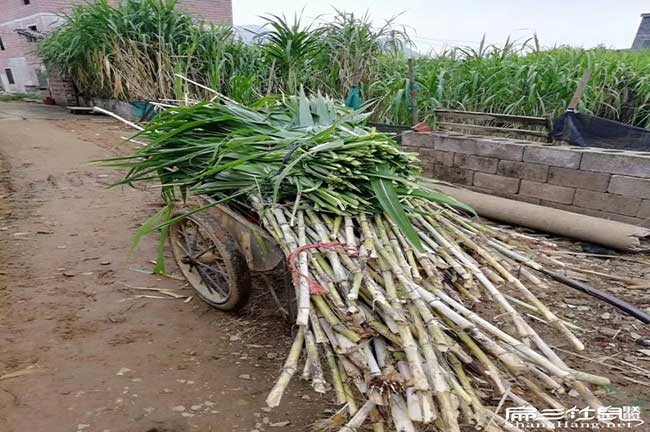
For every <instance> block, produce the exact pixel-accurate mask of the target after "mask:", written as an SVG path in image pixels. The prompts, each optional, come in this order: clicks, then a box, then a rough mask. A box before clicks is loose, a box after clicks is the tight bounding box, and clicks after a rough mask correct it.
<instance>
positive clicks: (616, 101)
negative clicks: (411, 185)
mask: <svg viewBox="0 0 650 432" xmlns="http://www.w3.org/2000/svg"><path fill="white" fill-rule="evenodd" d="M67 19H68V21H67V23H66V24H65V25H64V26H62V27H61V28H59V29H58V30H56V31H54V32H53V33H51V34H49V35H48V37H46V38H45V40H44V41H43V42H41V44H40V51H41V54H42V55H43V58H44V59H45V62H46V64H47V65H48V67H50V68H54V69H59V70H60V71H62V72H63V73H64V74H66V75H68V76H69V77H71V78H72V79H74V80H75V82H76V83H77V86H78V87H79V88H80V89H81V91H82V93H84V94H87V95H91V96H104V97H116V98H120V99H127V100H135V99H161V98H168V99H184V98H185V97H186V96H188V97H190V98H192V99H198V100H201V99H205V98H207V97H208V96H209V95H208V93H206V92H205V91H204V90H202V89H200V88H199V87H197V86H193V85H191V84H188V83H187V82H186V81H183V80H181V79H179V78H177V77H175V75H174V74H175V73H179V74H182V75H184V76H187V77H188V78H190V79H192V80H193V81H196V82H199V83H201V84H203V85H205V86H207V87H210V88H214V89H217V90H219V91H220V92H221V93H222V94H225V95H227V96H229V97H231V98H233V99H235V100H238V101H240V102H244V103H247V104H250V103H253V102H254V101H255V100H257V99H258V98H259V97H260V96H265V95H266V96H268V95H271V94H276V93H283V92H284V93H290V94H296V93H298V91H299V89H300V88H304V89H305V91H306V92H308V93H311V94H314V93H317V92H319V91H320V92H322V93H326V94H330V95H332V96H333V97H335V98H337V99H340V100H343V99H344V98H345V96H346V94H347V91H348V89H349V88H350V86H352V85H356V84H360V88H361V89H362V94H363V97H364V98H365V99H366V100H369V101H371V102H372V103H373V104H374V105H373V109H374V111H375V112H374V114H373V119H374V120H378V121H383V122H387V123H395V124H410V123H411V113H410V107H409V98H408V95H409V84H408V79H407V67H406V55H405V54H404V53H403V52H404V49H405V48H407V47H409V46H410V39H409V37H408V34H407V32H406V31H405V30H404V29H403V28H401V27H399V26H397V25H396V24H395V20H394V19H393V20H389V21H387V22H386V23H385V24H384V25H382V26H375V25H374V23H373V22H372V20H371V19H370V18H369V17H368V16H367V15H363V16H356V15H354V14H350V13H346V12H344V11H336V14H335V16H334V17H333V18H332V19H331V20H329V22H324V23H320V22H312V23H310V24H307V25H305V24H303V23H302V22H301V19H300V17H295V18H294V19H293V21H289V20H287V19H286V18H284V17H279V16H275V15H268V16H267V18H266V20H267V26H266V27H267V28H266V31H265V32H263V33H262V34H261V35H259V37H258V38H256V40H255V42H254V43H253V44H245V43H243V42H241V41H239V40H237V39H236V38H235V37H234V35H233V30H232V29H230V28H227V27H219V26H213V25H205V24H201V23H198V22H196V21H195V20H193V19H192V18H191V17H189V16H188V15H186V14H184V13H182V12H180V11H178V10H177V9H176V2H175V0H124V1H122V2H121V3H119V4H118V5H117V6H115V7H112V6H111V5H110V4H109V2H108V1H107V0H99V1H97V2H94V3H88V4H83V5H78V6H75V7H74V8H73V9H72V12H71V13H70V15H69V16H68V17H67ZM415 66H416V82H417V98H418V101H417V102H418V108H419V111H420V117H422V118H425V119H428V120H429V121H431V122H432V123H433V122H435V115H434V110H435V109H436V108H450V109H460V110H473V111H486V112H498V113H506V114H523V115H532V116H544V115H552V116H557V115H559V114H560V113H561V112H563V111H564V110H565V109H566V106H567V105H568V103H569V100H570V99H571V96H572V95H573V92H574V91H575V88H576V85H577V82H578V80H579V79H580V77H581V76H582V74H583V72H584V70H585V69H590V70H591V71H592V79H591V81H590V82H589V85H588V86H587V89H586V92H585V94H584V96H583V98H582V100H581V104H580V106H579V109H580V110H582V111H585V112H589V113H593V114H595V115H597V116H601V117H604V118H609V119H613V120H617V121H621V122H624V123H631V124H635V125H638V126H643V127H650V79H649V77H650V52H648V51H647V50H646V51H640V52H628V51H622V52H619V51H612V50H606V49H594V50H584V49H580V48H568V47H560V48H553V49H549V50H542V49H541V47H540V43H539V40H538V39H537V37H536V36H535V37H533V38H531V39H529V40H527V41H525V42H523V43H515V42H513V41H511V40H508V41H506V43H505V44H504V45H503V46H500V47H498V46H495V45H490V44H488V43H487V42H486V41H485V38H484V39H483V41H482V42H481V43H480V44H479V46H477V47H473V48H472V47H458V48H454V49H450V50H448V51H446V52H444V53H442V54H440V55H437V56H421V57H418V58H417V59H416V65H415Z"/></svg>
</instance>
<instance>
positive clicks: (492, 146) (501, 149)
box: [475, 139, 526, 161]
mask: <svg viewBox="0 0 650 432" xmlns="http://www.w3.org/2000/svg"><path fill="white" fill-rule="evenodd" d="M525 148H526V146H524V145H521V144H515V143H514V142H512V141H508V142H502V141H491V140H486V139H481V140H477V141H476V150H475V154H476V155H477V156H485V157H491V158H496V159H506V160H514V161H520V160H522V158H523V157H524V149H525Z"/></svg>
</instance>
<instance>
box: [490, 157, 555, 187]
mask: <svg viewBox="0 0 650 432" xmlns="http://www.w3.org/2000/svg"><path fill="white" fill-rule="evenodd" d="M497 174H499V175H502V176H506V177H515V178H520V179H526V180H533V181H537V182H540V183H544V182H546V177H547V176H548V166H546V165H538V164H532V163H527V162H517V161H506V160H502V161H499V168H498V169H497Z"/></svg>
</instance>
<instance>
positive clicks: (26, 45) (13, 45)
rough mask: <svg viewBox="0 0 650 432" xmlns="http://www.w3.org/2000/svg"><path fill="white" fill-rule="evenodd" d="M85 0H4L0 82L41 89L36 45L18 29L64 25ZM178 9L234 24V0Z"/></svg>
mask: <svg viewBox="0 0 650 432" xmlns="http://www.w3.org/2000/svg"><path fill="white" fill-rule="evenodd" d="M85 1H86V0H30V4H28V5H26V4H25V2H24V0H0V38H1V39H2V42H3V45H4V47H5V50H3V51H0V81H1V82H2V83H3V84H4V86H5V88H6V89H7V90H8V91H18V92H23V91H26V90H29V89H33V88H35V87H38V84H39V82H38V75H37V73H36V71H38V70H40V69H41V68H42V65H41V62H40V59H39V58H38V57H37V56H36V55H35V53H34V50H35V48H36V44H35V43H30V42H29V41H28V40H27V38H25V37H24V36H20V35H18V34H17V33H16V32H15V29H17V28H27V27H28V26H31V25H36V26H37V28H38V30H40V31H49V30H51V29H53V28H54V27H56V26H57V25H58V24H59V23H61V22H62V18H61V17H60V16H59V14H61V13H64V12H66V11H68V10H69V8H70V7H71V6H72V5H73V4H76V3H82V2H85ZM112 1H113V2H114V3H115V2H117V1H118V0H112ZM178 7H179V8H180V9H182V10H185V11H186V12H188V13H190V14H191V15H193V16H195V17H196V18H197V19H199V20H202V21H208V22H215V23H222V24H230V25H232V0H179V2H178ZM6 68H10V69H11V70H12V72H13V75H14V78H15V81H16V84H15V85H8V82H7V76H6V74H5V69H6Z"/></svg>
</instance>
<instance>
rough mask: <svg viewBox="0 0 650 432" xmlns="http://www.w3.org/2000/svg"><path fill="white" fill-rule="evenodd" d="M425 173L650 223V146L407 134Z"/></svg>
mask: <svg viewBox="0 0 650 432" xmlns="http://www.w3.org/2000/svg"><path fill="white" fill-rule="evenodd" d="M402 146H403V147H404V149H405V150H409V151H415V152H418V153H419V154H420V161H421V164H422V168H423V171H424V174H425V175H427V176H431V177H434V178H438V179H440V180H445V181H449V182H452V183H456V184H460V185H463V186H465V187H467V188H468V189H472V190H475V191H477V192H483V193H487V194H491V195H497V196H502V197H505V198H511V199H515V200H519V201H525V202H529V203H533V204H539V205H544V206H548V207H555V208H559V209H562V210H568V211H572V212H576V213H582V214H587V215H590V216H597V217H602V218H605V219H612V220H618V221H621V222H627V223H632V224H635V225H642V226H650V152H631V151H623V150H607V149H596V148H585V147H574V146H557V145H552V144H542V143H535V142H530V141H518V140H511V139H507V138H495V137H481V136H471V135H463V134H457V133H453V132H433V133H414V132H409V133H406V134H404V135H403V137H402Z"/></svg>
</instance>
